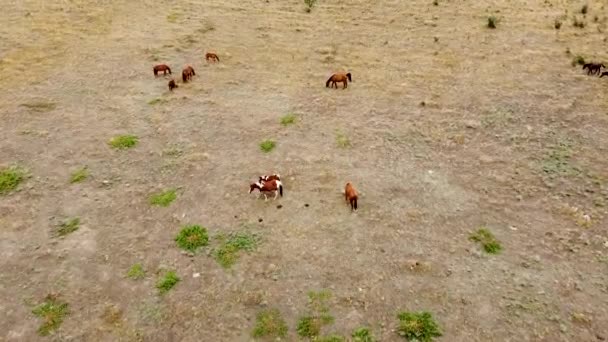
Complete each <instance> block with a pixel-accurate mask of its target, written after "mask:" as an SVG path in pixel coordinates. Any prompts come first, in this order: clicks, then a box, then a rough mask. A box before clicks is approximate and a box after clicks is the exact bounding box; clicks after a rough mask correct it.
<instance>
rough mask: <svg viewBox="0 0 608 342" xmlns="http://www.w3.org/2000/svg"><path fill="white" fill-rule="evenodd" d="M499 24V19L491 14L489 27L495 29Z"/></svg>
mask: <svg viewBox="0 0 608 342" xmlns="http://www.w3.org/2000/svg"><path fill="white" fill-rule="evenodd" d="M497 24H498V19H497V18H496V17H495V16H493V15H491V16H489V17H488V24H487V25H488V28H491V29H495V28H496V25H497Z"/></svg>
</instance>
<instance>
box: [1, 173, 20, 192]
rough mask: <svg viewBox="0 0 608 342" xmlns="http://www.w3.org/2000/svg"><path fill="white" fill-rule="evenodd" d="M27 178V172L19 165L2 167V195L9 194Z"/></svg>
mask: <svg viewBox="0 0 608 342" xmlns="http://www.w3.org/2000/svg"><path fill="white" fill-rule="evenodd" d="M24 179H25V172H23V170H21V169H20V168H17V167H7V168H4V169H0V195H4V194H7V193H9V192H11V191H13V190H15V189H16V188H17V186H19V183H21V182H22V181H23V180H24Z"/></svg>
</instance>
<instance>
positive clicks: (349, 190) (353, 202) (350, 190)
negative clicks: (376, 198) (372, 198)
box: [344, 182, 359, 211]
mask: <svg viewBox="0 0 608 342" xmlns="http://www.w3.org/2000/svg"><path fill="white" fill-rule="evenodd" d="M344 197H345V198H346V202H348V203H349V204H350V210H351V211H354V210H357V198H358V197H359V196H358V194H357V190H355V187H354V186H353V184H352V183H351V182H348V183H346V187H345V188H344Z"/></svg>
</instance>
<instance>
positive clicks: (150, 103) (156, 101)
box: [148, 97, 167, 106]
mask: <svg viewBox="0 0 608 342" xmlns="http://www.w3.org/2000/svg"><path fill="white" fill-rule="evenodd" d="M165 102H167V100H165V99H161V98H160V97H157V98H155V99H152V100H150V101H148V104H149V105H150V106H154V105H157V104H161V103H165Z"/></svg>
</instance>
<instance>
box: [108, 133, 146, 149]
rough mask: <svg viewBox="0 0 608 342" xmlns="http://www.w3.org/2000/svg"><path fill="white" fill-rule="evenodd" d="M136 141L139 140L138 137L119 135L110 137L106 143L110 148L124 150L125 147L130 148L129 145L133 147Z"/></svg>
mask: <svg viewBox="0 0 608 342" xmlns="http://www.w3.org/2000/svg"><path fill="white" fill-rule="evenodd" d="M138 141H139V139H138V138H137V137H136V136H134V135H119V136H115V137H114V138H112V139H110V142H109V143H108V144H109V145H110V147H112V148H115V149H118V150H125V149H128V148H131V147H134V146H135V145H137V142H138Z"/></svg>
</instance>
